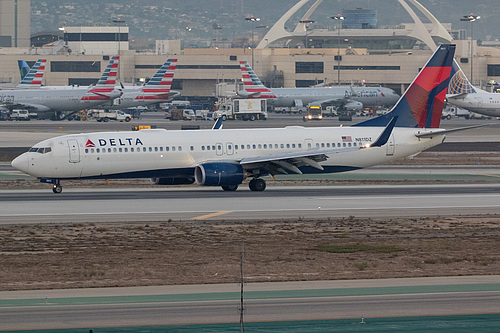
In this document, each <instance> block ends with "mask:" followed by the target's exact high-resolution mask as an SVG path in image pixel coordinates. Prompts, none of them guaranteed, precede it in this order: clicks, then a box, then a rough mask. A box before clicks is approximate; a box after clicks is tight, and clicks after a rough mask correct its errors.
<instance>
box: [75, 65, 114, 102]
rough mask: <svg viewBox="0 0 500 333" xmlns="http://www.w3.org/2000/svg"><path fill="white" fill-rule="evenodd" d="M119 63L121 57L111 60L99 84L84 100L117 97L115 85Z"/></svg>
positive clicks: (91, 89) (90, 90)
mask: <svg viewBox="0 0 500 333" xmlns="http://www.w3.org/2000/svg"><path fill="white" fill-rule="evenodd" d="M119 62H120V57H119V56H114V57H113V58H111V60H110V61H109V63H108V65H107V66H106V69H105V70H104V72H103V73H102V75H101V77H100V79H99V80H98V81H97V84H96V85H95V86H93V87H91V88H90V89H89V91H87V93H86V94H85V96H83V97H82V100H109V99H111V98H112V97H113V96H112V95H116V94H115V92H117V91H116V90H115V85H116V77H117V75H118V64H119ZM116 97H118V96H116Z"/></svg>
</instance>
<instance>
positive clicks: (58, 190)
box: [52, 185, 62, 194]
mask: <svg viewBox="0 0 500 333" xmlns="http://www.w3.org/2000/svg"><path fill="white" fill-rule="evenodd" d="M52 192H54V193H56V194H59V193H61V192H62V186H61V185H54V187H53V188H52Z"/></svg>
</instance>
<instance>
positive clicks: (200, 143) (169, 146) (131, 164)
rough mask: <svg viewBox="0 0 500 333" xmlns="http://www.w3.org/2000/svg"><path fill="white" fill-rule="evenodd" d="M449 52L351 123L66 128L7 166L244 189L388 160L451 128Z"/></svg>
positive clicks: (70, 175)
mask: <svg viewBox="0 0 500 333" xmlns="http://www.w3.org/2000/svg"><path fill="white" fill-rule="evenodd" d="M454 51H455V45H441V46H440V47H439V48H438V49H437V50H436V52H435V53H434V55H433V56H432V57H431V59H430V60H429V61H428V62H427V64H426V65H425V67H424V68H423V69H422V70H421V71H420V73H419V75H418V76H417V78H416V79H415V80H414V81H413V82H412V84H411V85H410V87H409V88H408V90H407V91H406V92H405V94H404V95H403V96H402V97H401V99H400V100H399V101H398V103H397V104H396V106H395V107H394V108H393V109H392V111H391V112H389V113H388V114H386V115H384V116H381V117H378V118H372V119H370V120H368V121H366V122H363V123H360V124H357V125H355V126H351V127H317V128H314V127H310V128H304V127H300V126H291V127H285V128H274V129H270V128H266V129H212V130H196V131H167V130H164V129H153V130H142V131H137V132H101V133H84V134H74V135H66V136H60V137H56V138H52V139H49V140H45V141H42V142H40V143H37V144H36V145H34V146H33V147H32V148H31V149H30V150H29V151H28V152H26V153H24V154H22V155H20V156H19V157H17V158H16V159H14V161H12V166H13V167H14V168H16V169H18V170H21V171H22V172H25V173H28V174H30V175H33V176H35V177H38V178H39V179H40V181H41V182H45V183H50V184H53V191H54V192H55V193H60V192H61V191H62V187H61V181H63V180H65V179H113V178H159V181H158V183H159V184H163V185H175V184H190V183H194V182H196V184H198V185H200V186H221V187H222V189H224V190H225V191H234V190H236V189H237V188H238V186H239V185H240V184H241V183H242V182H243V181H244V180H245V179H247V178H250V179H251V180H250V183H249V187H250V190H252V191H263V190H264V189H265V188H266V182H265V180H264V179H263V178H262V177H263V176H266V175H271V176H274V175H277V174H287V173H294V174H303V173H304V174H305V173H334V172H343V171H350V170H356V169H361V168H365V167H369V166H373V165H376V164H381V163H389V162H391V161H393V160H395V159H398V158H402V157H406V156H409V155H413V154H416V153H419V152H421V151H423V150H425V149H428V148H431V147H433V146H436V145H438V144H440V143H441V142H443V140H444V139H445V135H446V133H447V132H450V131H456V130H457V129H454V130H450V131H447V130H444V129H439V123H440V120H441V113H442V110H443V105H444V98H445V95H446V91H447V88H448V84H449V81H450V73H451V66H452V61H453V55H454ZM462 129H464V128H462Z"/></svg>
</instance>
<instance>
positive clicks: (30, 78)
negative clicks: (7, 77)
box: [19, 59, 47, 88]
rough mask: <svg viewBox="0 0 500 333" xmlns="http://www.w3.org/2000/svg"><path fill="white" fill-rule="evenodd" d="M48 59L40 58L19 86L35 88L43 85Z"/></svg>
mask: <svg viewBox="0 0 500 333" xmlns="http://www.w3.org/2000/svg"><path fill="white" fill-rule="evenodd" d="M46 64H47V59H38V60H37V62H35V64H34V65H33V67H31V69H30V70H29V72H28V74H26V75H25V76H24V78H23V79H22V80H21V83H19V87H23V88H24V87H26V88H34V87H41V86H42V79H43V74H44V73H45V65H46Z"/></svg>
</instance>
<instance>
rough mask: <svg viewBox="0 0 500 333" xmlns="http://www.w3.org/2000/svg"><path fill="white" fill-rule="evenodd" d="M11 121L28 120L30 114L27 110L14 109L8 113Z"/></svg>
mask: <svg viewBox="0 0 500 333" xmlns="http://www.w3.org/2000/svg"><path fill="white" fill-rule="evenodd" d="M10 119H11V120H30V119H31V118H30V114H29V112H28V110H20V109H14V110H12V112H11V113H10Z"/></svg>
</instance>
